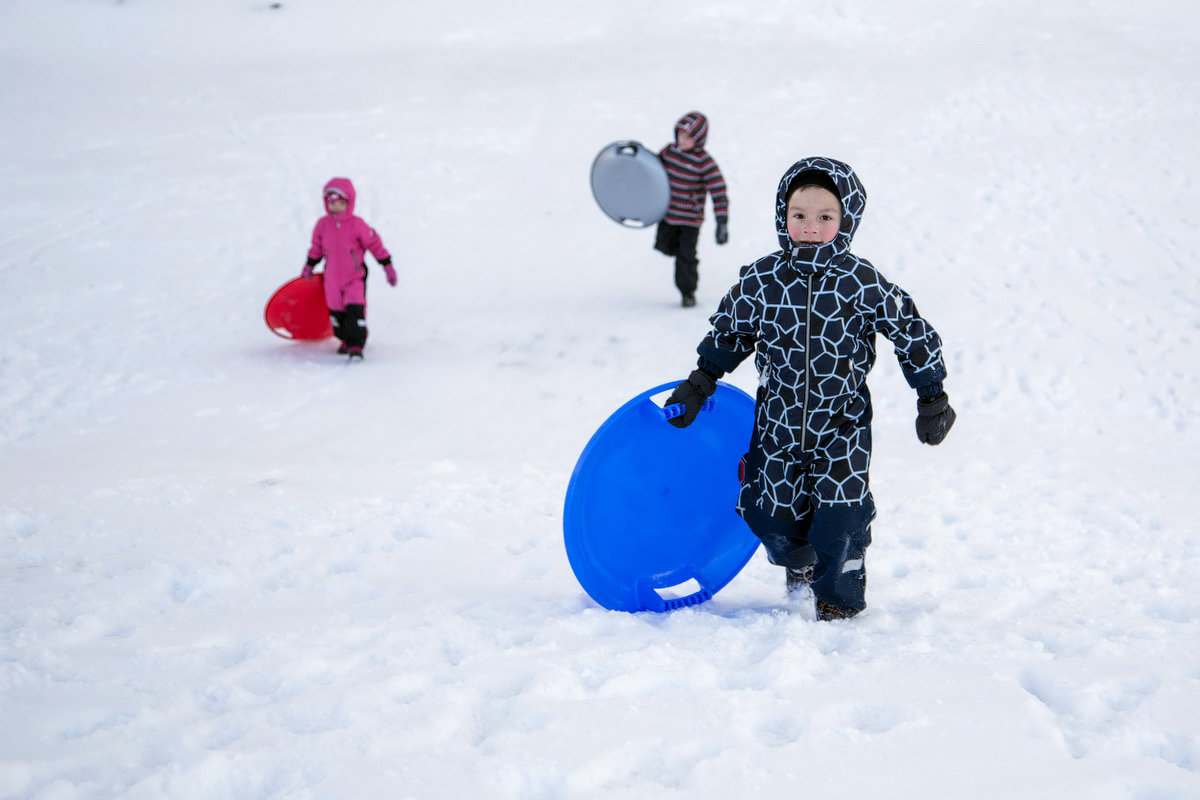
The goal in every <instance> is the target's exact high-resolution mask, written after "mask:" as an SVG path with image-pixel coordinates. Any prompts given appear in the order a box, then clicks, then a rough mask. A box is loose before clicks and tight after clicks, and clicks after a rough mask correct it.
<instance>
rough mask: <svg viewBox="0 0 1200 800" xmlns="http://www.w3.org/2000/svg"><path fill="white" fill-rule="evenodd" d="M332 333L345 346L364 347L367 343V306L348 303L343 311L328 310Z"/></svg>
mask: <svg viewBox="0 0 1200 800" xmlns="http://www.w3.org/2000/svg"><path fill="white" fill-rule="evenodd" d="M329 319H330V321H331V322H333V335H334V336H336V337H337V338H338V339H340V340H341V341H342V342H344V343H345V344H346V346H347V347H360V348H361V347H365V346H366V344H367V307H366V306H364V305H362V304H360V303H350V304H348V305H347V306H346V308H345V310H344V311H330V312H329Z"/></svg>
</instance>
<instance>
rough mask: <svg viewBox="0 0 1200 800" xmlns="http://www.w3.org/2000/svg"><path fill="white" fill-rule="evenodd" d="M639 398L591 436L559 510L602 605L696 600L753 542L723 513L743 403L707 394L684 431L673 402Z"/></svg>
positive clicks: (732, 570) (720, 584)
mask: <svg viewBox="0 0 1200 800" xmlns="http://www.w3.org/2000/svg"><path fill="white" fill-rule="evenodd" d="M675 385H676V384H675V383H669V384H663V385H662V386H657V387H655V388H653V389H650V390H649V391H646V392H643V393H642V394H639V395H638V396H637V397H634V398H633V399H632V400H630V401H629V402H627V403H625V405H623V406H621V407H620V408H619V409H617V411H616V412H615V413H614V414H613V415H612V416H611V417H609V418H608V419H607V420H606V421H605V422H604V424H603V425H601V426H600V428H599V429H598V430H597V431H596V433H595V434H593V435H592V438H591V440H589V441H588V443H587V446H586V447H585V448H584V449H583V453H582V454H580V456H579V460H578V462H577V463H576V464H575V471H574V473H572V475H571V481H570V484H569V485H568V487H567V497H566V502H565V505H564V508H563V536H564V540H565V543H566V550H567V559H568V560H569V561H570V563H571V569H572V570H573V571H574V572H575V577H576V578H577V579H578V580H579V583H580V585H581V586H583V589H584V591H586V592H587V593H588V596H589V597H591V598H592V599H593V600H595V601H596V602H597V603H599V604H600V605H601V606H604V607H605V608H607V609H611V610H613V611H658V612H662V611H670V610H672V609H677V608H685V607H687V606H694V605H698V604H700V603H703V602H705V601H707V600H709V599H711V598H712V596H713V595H715V594H716V593H717V592H718V591H720V590H721V589H722V588H724V587H725V586H726V585H727V584H728V583H729V582H730V581H731V580H733V579H734V577H735V576H736V575H737V574H738V573H739V572H740V571H741V570H742V567H744V566H746V563H747V562H749V560H750V557H751V556H753V555H754V551H755V550H756V549H757V548H758V544H759V542H758V539H757V538H756V537H755V536H754V534H752V533H751V532H750V529H749V528H748V527H747V526H746V523H745V522H743V521H742V519H741V517H739V516H738V515H737V512H736V511H734V505H735V504H736V502H737V495H738V490H739V488H740V487H739V483H738V475H737V473H738V461H739V460H740V459H741V457H742V454H743V453H745V452H746V449H747V446H748V444H749V442H750V433H751V428H752V426H753V422H754V399H753V398H751V397H750V396H749V395H748V394H746V393H745V392H743V391H741V390H740V389H738V388H737V387H734V386H730V385H729V384H725V383H718V384H717V391H716V392H715V393H714V394H713V397H712V399H711V400H710V401H709V402H708V403H706V404H705V408H704V410H702V411H701V412H700V414H699V415H698V416H697V417H696V421H695V422H693V423H692V424H691V425H690V426H688V427H687V428H683V429H680V428H676V427H675V426H673V425H671V424H670V423H669V422H668V421H667V420H668V419H669V418H670V417H671V416H673V415H674V414H675V413H676V412H677V411H678V410H679V407H675V406H668V407H667V408H665V409H664V408H663V407H661V406H659V405H658V403H656V402H654V400H652V399H651V398H652V397H654V396H655V395H659V394H663V393H665V392H667V391H670V390H671V389H672V388H674V386H675Z"/></svg>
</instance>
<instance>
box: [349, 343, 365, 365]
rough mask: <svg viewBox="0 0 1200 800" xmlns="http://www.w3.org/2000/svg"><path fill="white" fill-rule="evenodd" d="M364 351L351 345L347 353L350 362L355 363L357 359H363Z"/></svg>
mask: <svg viewBox="0 0 1200 800" xmlns="http://www.w3.org/2000/svg"><path fill="white" fill-rule="evenodd" d="M362 350H363V349H362V348H361V347H355V346H353V345H351V346H349V347H347V348H346V353H347V354H348V355H349V356H350V360H351V361H353V360H354V359H356V358H362V357H363V356H362Z"/></svg>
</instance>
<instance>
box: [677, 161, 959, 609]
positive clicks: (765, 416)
mask: <svg viewBox="0 0 1200 800" xmlns="http://www.w3.org/2000/svg"><path fill="white" fill-rule="evenodd" d="M865 205H866V192H865V191H864V190H863V187H862V184H860V183H859V181H858V178H857V176H856V175H855V174H854V171H853V170H852V169H851V168H850V167H849V166H847V165H846V164H843V163H841V162H839V161H834V160H832V159H828V158H806V159H802V160H801V161H798V162H796V163H795V164H794V165H793V166H792V167H791V168H790V169H789V170H788V171H787V172H786V173H785V174H784V176H783V179H782V180H781V181H780V182H779V189H778V192H777V195H776V212H775V225H776V231H777V233H778V236H779V244H780V247H781V249H780V250H778V251H776V252H774V253H771V254H770V255H767V256H764V257H763V258H760V259H759V260H757V261H755V262H754V263H753V264H750V265H749V266H746V267H743V268H742V270H741V274H740V276H739V279H738V282H737V283H736V284H734V286H733V288H731V289H730V290H729V292H728V293H727V294H726V295H725V297H724V298H723V299H722V300H721V303H720V306H719V307H718V308H717V311H716V313H715V314H713V316H712V317H711V318H710V322H711V324H712V330H711V331H710V332H709V333H708V335H707V336H706V337H705V338H704V339H703V340H702V341H701V343H700V345H699V347H698V348H697V352H698V353H699V354H700V358H699V362H698V365H697V366H698V368H697V369H696V370H695V371H693V372H692V373H691V375H689V376H688V379H687V381H685V382H683V383H680V384H679V385H678V386H677V387H676V388H675V391H674V392H673V393H672V395H671V398H670V399H669V400H668V401H667V402H668V403H682V404H683V405H684V406H685V407H686V412H685V413H684V414H683V415H682V416H679V417H676V418H674V419H672V420H671V423H672V424H673V425H675V426H676V427H686V426H687V425H689V424H691V422H692V421H693V420H695V418H696V415H697V413H699V412H700V409H701V406H702V405H703V403H704V401H705V400H706V399H707V398H708V397H709V396H710V395H711V394H712V393H713V391H715V389H716V382H717V380H718V379H719V378H720V377H722V376H723V375H724V374H725V373H726V372H729V371H731V370H733V369H734V368H735V367H737V366H738V364H740V363H741V362H742V361H743V360H744V359H746V358H747V357H748V356H750V354H751V353H754V355H755V365H756V366H757V368H758V373H759V388H758V393H757V397H756V402H755V419H754V431H753V434H752V437H751V441H750V447H749V452H748V453H747V454H746V455H745V457H744V458H743V463H742V465H741V472H742V475H743V482H742V488H741V492H740V494H739V496H738V504H737V511H738V513H739V514H740V515H741V516H742V518H743V519H744V520H745V521H746V523H747V525H749V527H750V529H751V530H752V531H753V532H754V534H755V535H756V536H758V538H759V539H761V540H762V543H763V546H764V548H765V550H766V553H767V557H768V559H769V560H770V561H771V562H772V563H773V564H777V565H780V566H783V567H785V568H786V569H787V586H788V590H789V593H791V592H794V591H797V590H799V589H801V588H802V587H804V586H811V589H812V593H813V596H814V598H815V601H816V607H817V614H818V617H819V618H820V619H841V618H845V617H851V616H853V615H855V614H857V613H858V612H859V611H861V610H863V609H864V608H865V607H866V600H865V586H866V570H865V565H864V557H865V555H866V549H867V546H868V545H869V544H870V543H871V521H872V519H873V518H874V516H875V504H874V502H873V500H872V498H871V492H870V489H869V485H868V481H867V470H868V466H869V462H870V456H871V397H870V393H869V392H868V391H867V385H866V378H867V373H868V372H870V370H871V367H872V366H873V365H874V363H875V334H877V333H879V334H883V335H884V336H885V337H887V339H888V340H889V341H891V343H892V344H893V346H894V347H895V352H896V357H897V359H898V360H899V362H900V367H901V370H902V371H903V373H904V377H905V379H906V380H907V381H908V384H909V385H910V386H911V387H912V388H914V389H915V390H916V393H917V422H916V428H917V436H918V438H919V439H920V440H921V441H922V442H925V443H926V444H939V443H940V442H941V441H942V440H943V439H944V438H945V436H946V433H947V432H948V431H949V430H950V426H951V425H953V424H954V419H955V414H954V410H953V409H952V408H951V407H950V404H949V400H948V398H947V397H946V394H945V392H944V391H943V390H942V380H943V378H945V376H946V368H945V365H944V363H943V360H942V343H941V339H940V338H939V336H938V334H937V332H936V331H935V330H934V329H933V327H932V326H930V325H929V323H928V322H926V321H925V320H924V319H923V318H922V317H921V316H920V314H918V312H917V308H916V306H915V305H914V303H913V300H912V298H911V297H910V296H909V295H908V294H907V293H906V292H905V291H904V290H903V289H901V288H900V287H899V286H896V285H895V284H893V283H890V282H889V281H888V280H887V279H886V278H884V277H883V276H882V275H881V274H880V273H879V272H878V271H877V270H876V269H875V267H874V266H872V265H871V264H870V263H869V262H868V261H866V260H865V259H862V258H859V257H858V256H856V255H854V254H852V253H851V252H850V242H851V239H852V238H853V236H854V232H855V230H856V229H857V227H858V224H859V221H860V220H861V218H862V213H863V208H864V207H865Z"/></svg>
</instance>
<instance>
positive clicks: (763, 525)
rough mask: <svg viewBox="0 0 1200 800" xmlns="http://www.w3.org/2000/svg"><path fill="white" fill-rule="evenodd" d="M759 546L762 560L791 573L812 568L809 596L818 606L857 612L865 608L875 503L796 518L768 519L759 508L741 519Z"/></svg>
mask: <svg viewBox="0 0 1200 800" xmlns="http://www.w3.org/2000/svg"><path fill="white" fill-rule="evenodd" d="M742 516H743V519H745V520H746V524H747V525H749V526H750V530H751V531H753V532H754V535H755V536H757V537H758V538H759V539H760V540H761V541H762V543H763V548H764V549H765V550H766V551H767V560H769V561H770V562H771V563H772V564H778V565H779V566H781V567H791V568H792V569H803V568H804V567H807V566H809V565H813V582H812V591H813V596H814V597H815V598H816V600H817V602H819V603H826V604H828V605H831V606H835V607H836V608H838V609H842V610H845V611H847V612H850V614H857V613H858V612H859V611H862V610H863V609H864V608H866V607H867V599H866V589H867V568H866V554H867V547H868V546H869V545H870V544H871V520H872V519H874V517H875V503H874V501H873V500H871V499H870V497H869V496H868V498H867V500H866V502H865V503H858V504H855V505H848V506H824V507H817V508H810V509H808V510H805V511H804V512H803V513H802V514H801V515H800V516H799V518H797V519H794V520H785V519H778V518H776V517H771V516H768V515H767V514H766V513H765V512H762V511H760V510H758V509H747V511H746V512H745V513H744V514H743V515H742Z"/></svg>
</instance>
